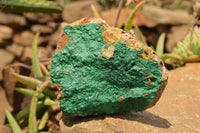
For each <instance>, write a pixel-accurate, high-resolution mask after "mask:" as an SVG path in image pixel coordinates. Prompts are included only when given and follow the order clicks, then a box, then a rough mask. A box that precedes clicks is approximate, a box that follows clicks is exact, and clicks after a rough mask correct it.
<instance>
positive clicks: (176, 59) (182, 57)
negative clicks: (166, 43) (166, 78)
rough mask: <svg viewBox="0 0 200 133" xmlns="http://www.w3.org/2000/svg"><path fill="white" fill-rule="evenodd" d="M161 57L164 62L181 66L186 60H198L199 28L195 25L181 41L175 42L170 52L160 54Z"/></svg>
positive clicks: (199, 46)
mask: <svg viewBox="0 0 200 133" xmlns="http://www.w3.org/2000/svg"><path fill="white" fill-rule="evenodd" d="M192 32H193V35H192V41H191V39H190V37H191V34H192ZM190 41H191V42H190ZM161 59H162V60H163V61H164V62H165V63H174V64H175V65H176V66H182V65H184V64H185V63H187V62H196V61H200V28H198V27H195V28H194V30H193V31H190V32H189V33H188V35H187V36H186V37H185V39H184V40H183V41H180V42H178V43H177V45H176V48H175V49H174V51H173V52H172V53H169V54H164V55H162V56H161Z"/></svg>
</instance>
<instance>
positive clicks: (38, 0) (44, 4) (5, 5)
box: [0, 0, 63, 13]
mask: <svg viewBox="0 0 200 133" xmlns="http://www.w3.org/2000/svg"><path fill="white" fill-rule="evenodd" d="M0 10H1V11H5V12H17V13H22V12H42V13H61V12H62V10H63V7H62V6H61V5H59V4H57V3H56V2H53V1H45V0H1V1H0Z"/></svg>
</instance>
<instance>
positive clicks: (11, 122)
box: [5, 109, 22, 133]
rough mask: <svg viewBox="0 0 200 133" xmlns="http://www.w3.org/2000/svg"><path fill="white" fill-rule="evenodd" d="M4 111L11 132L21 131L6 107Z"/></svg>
mask: <svg viewBox="0 0 200 133" xmlns="http://www.w3.org/2000/svg"><path fill="white" fill-rule="evenodd" d="M5 112H6V117H7V119H8V122H9V124H10V126H11V129H12V131H13V133H22V130H21V128H20V126H19V125H18V123H17V122H16V120H15V118H14V117H13V116H12V114H11V113H10V112H9V111H8V110H7V109H6V110H5Z"/></svg>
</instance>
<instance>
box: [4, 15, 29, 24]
mask: <svg viewBox="0 0 200 133" xmlns="http://www.w3.org/2000/svg"><path fill="white" fill-rule="evenodd" d="M0 24H6V25H10V26H25V25H26V24H27V22H26V19H25V18H24V17H23V16H21V15H17V14H11V13H3V12H0Z"/></svg>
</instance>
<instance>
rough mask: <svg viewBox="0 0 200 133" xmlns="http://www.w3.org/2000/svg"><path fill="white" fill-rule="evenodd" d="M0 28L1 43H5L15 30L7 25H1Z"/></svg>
mask: <svg viewBox="0 0 200 133" xmlns="http://www.w3.org/2000/svg"><path fill="white" fill-rule="evenodd" d="M0 29H1V32H0V45H4V44H6V43H5V42H6V41H7V40H9V39H11V38H12V34H13V30H12V29H11V28H10V27H8V26H5V25H0Z"/></svg>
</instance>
